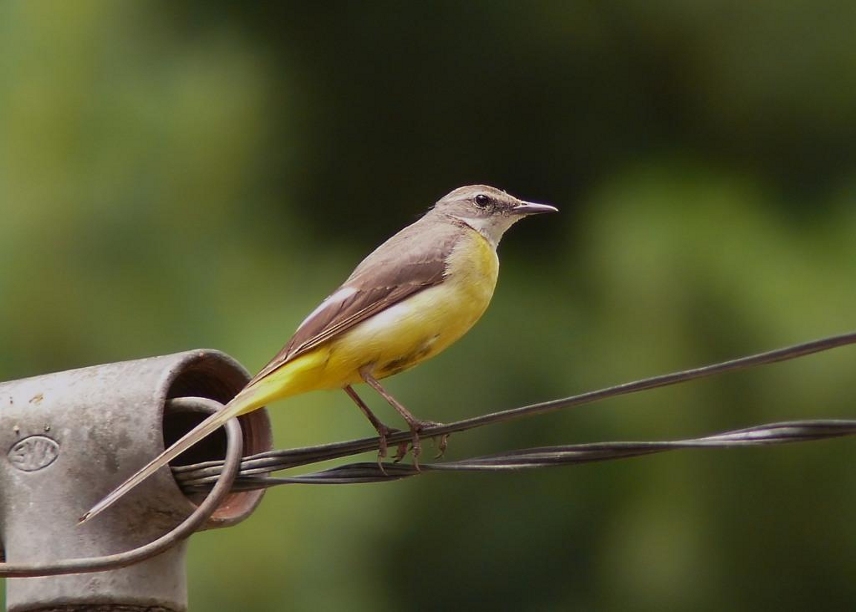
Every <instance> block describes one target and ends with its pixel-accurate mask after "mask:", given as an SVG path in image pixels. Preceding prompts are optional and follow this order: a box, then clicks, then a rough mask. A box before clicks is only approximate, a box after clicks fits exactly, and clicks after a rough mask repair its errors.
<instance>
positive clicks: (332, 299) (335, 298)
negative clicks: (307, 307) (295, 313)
mask: <svg viewBox="0 0 856 612" xmlns="http://www.w3.org/2000/svg"><path fill="white" fill-rule="evenodd" d="M355 293H357V289H355V288H354V287H346V286H344V285H343V286H342V287H339V288H338V289H336V291H334V292H333V293H331V294H330V295H329V296H327V298H326V299H325V300H324V301H323V302H321V303H320V304H318V307H317V308H315V310H313V311H312V312H310V313H309V316H307V317H306V318H305V319H303V323H301V324H300V325H299V326H298V327H297V331H300V330H301V329H303V327H304V326H305V325H306V324H307V323H309V322H310V321H311V320H312V319H314V318H315V317H317V316H318V315H319V314H321V313H322V312H323V311H325V310H326V309H327V308H329V307H330V306H333V305H335V304H338V303H340V302H344V301H345V300H347V299H348V298H349V297H351V296H352V295H354V294H355ZM295 333H296V332H295Z"/></svg>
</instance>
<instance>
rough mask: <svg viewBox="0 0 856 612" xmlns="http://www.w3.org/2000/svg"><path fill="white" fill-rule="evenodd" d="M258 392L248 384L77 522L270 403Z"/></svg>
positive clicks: (104, 507) (97, 511)
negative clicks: (224, 427) (237, 419)
mask: <svg viewBox="0 0 856 612" xmlns="http://www.w3.org/2000/svg"><path fill="white" fill-rule="evenodd" d="M255 391H257V389H255V388H253V387H248V388H246V389H244V390H243V391H241V393H239V394H238V395H237V396H235V398H234V399H232V401H231V402H229V403H228V404H226V406H225V407H224V408H223V410H220V411H219V412H215V413H214V414H212V415H211V416H209V417H208V418H207V419H205V420H204V421H202V422H201V423H200V424H199V425H197V426H196V427H194V428H193V429H191V430H190V431H189V432H187V433H186V434H185V435H184V436H182V437H181V438H180V439H179V440H178V441H177V442H176V443H175V444H173V445H172V446H170V447H169V448H168V449H166V450H165V451H164V452H162V453H161V454H160V455H158V456H157V457H155V458H154V459H152V460H151V461H150V462H149V463H148V464H147V465H146V466H145V467H143V468H142V469H141V470H140V471H138V472H137V473H136V474H134V475H133V476H131V477H130V478H128V480H126V481H125V482H123V483H122V484H120V485H119V486H118V487H116V488H115V489H114V490H113V491H111V492H110V493H109V494H108V495H107V496H106V497H105V498H104V499H102V500H101V501H100V502H98V503H97V504H95V505H94V506H92V508H91V509H90V510H89V512H87V513H86V514H84V515H83V516H81V517H80V521H79V522H78V525H82V524H83V523H85V522H86V521H88V520H89V519H91V518H93V517H94V516H96V515H98V514H100V513H101V512H103V511H104V510H106V509H107V508H109V507H110V506H112V505H113V504H114V503H116V502H117V501H118V500H119V499H120V498H121V497H123V496H124V495H125V494H126V493H128V491H130V490H131V489H133V488H134V487H136V486H137V485H138V484H140V483H141V482H143V481H144V480H145V479H146V478H148V477H149V476H151V475H152V474H154V473H155V472H157V471H158V470H159V469H160V468H162V467H163V466H165V465H166V464H167V463H169V462H170V461H172V460H173V459H175V458H176V457H178V456H179V455H180V454H181V453H183V452H184V451H186V450H187V449H188V448H190V447H191V446H193V445H194V444H196V443H197V442H199V441H200V440H202V439H203V438H205V437H206V436H208V435H210V434H211V433H213V432H214V431H216V430H217V429H218V428H220V427H221V426H222V425H223V424H224V423H226V421H228V420H229V419H231V418H233V417H236V416H238V415H241V414H244V413H246V412H251V411H252V410H255V409H256V408H261V407H262V406H263V405H265V403H267V400H268V399H270V398H269V397H266V396H265V394H264V393H261V394H260V393H257V392H255ZM260 396H261V397H260Z"/></svg>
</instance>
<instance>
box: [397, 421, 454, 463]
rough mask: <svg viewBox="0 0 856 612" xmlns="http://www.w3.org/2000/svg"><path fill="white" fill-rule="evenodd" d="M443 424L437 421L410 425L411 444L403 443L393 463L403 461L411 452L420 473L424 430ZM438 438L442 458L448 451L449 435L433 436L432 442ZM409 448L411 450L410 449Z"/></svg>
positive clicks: (418, 422) (399, 446)
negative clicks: (421, 435)
mask: <svg viewBox="0 0 856 612" xmlns="http://www.w3.org/2000/svg"><path fill="white" fill-rule="evenodd" d="M440 425H442V423H438V422H436V421H422V420H418V421H413V422H412V423H410V434H411V438H410V442H402V443H401V444H399V445H398V452H397V453H396V454H395V458H394V459H393V461H394V462H395V463H398V462H399V461H401V460H402V459H404V458H405V457H406V456H407V452H408V450H409V451H410V454H411V456H412V457H413V467H414V468H416V471H417V472H418V471H419V456H420V455H421V454H422V442H421V439H420V434H421V433H422V430H423V429H428V428H430V427H439V426H440ZM437 438H440V440H439V442H437V448H438V450H439V454H438V455H437V457H442V456H443V453H444V452H445V451H446V446H447V445H448V439H449V434H442V435H440V436H433V437H432V438H431V440H433V441H436V440H437ZM408 447H409V449H408Z"/></svg>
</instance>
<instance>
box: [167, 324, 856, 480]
mask: <svg viewBox="0 0 856 612" xmlns="http://www.w3.org/2000/svg"><path fill="white" fill-rule="evenodd" d="M854 343H856V332H850V333H846V334H840V335H836V336H831V337H828V338H823V339H821V340H813V341H811V342H806V343H802V344H796V345H793V346H789V347H785V348H782V349H776V350H773V351H767V352H764V353H758V354H755V355H750V356H748V357H741V358H739V359H733V360H730V361H725V362H722V363H716V364H712V365H708V366H703V367H700V368H693V369H690V370H684V371H681V372H675V373H671V374H666V375H662V376H654V377H651V378H645V379H642V380H639V381H635V382H631V383H625V384H621V385H616V386H613V387H608V388H606V389H600V390H597V391H591V392H588V393H583V394H580V395H575V396H572V397H568V398H563V399H558V400H553V401H549V402H543V403H539V404H532V405H530V406H524V407H522V408H514V409H511V410H506V411H503V412H495V413H492V414H488V415H484V416H479V417H475V418H472V419H466V420H462V421H457V422H455V423H450V424H445V425H438V426H436V427H435V426H432V427H430V428H426V429H424V430H423V431H422V432H421V433H420V435H421V436H422V437H425V438H430V437H435V436H440V435H444V434H449V433H454V432H460V431H465V430H468V429H474V428H476V427H482V426H484V425H488V424H493V423H500V422H505V421H511V420H515V419H519V418H523V417H529V416H534V415H537V414H544V413H546V412H552V411H556V410H559V409H562V408H571V407H575V406H580V405H582V404H586V403H592V402H595V401H599V400H603V399H607V398H610V397H616V396H619V395H626V394H628V393H635V392H637V391H643V390H648V389H654V388H657V387H665V386H669V385H674V384H678V383H682V382H687V381H690V380H696V379H699V378H704V377H708V376H713V375H715V374H722V373H725V372H732V371H736V370H741V369H745V368H749V367H754V366H758V365H763V364H769V363H775V362H779V361H786V360H789V359H795V358H798V357H803V356H806V355H810V354H813V353H819V352H822V351H827V350H831V349H834V348H838V347H842V346H847V345H850V344H854ZM854 430H856V421H849V420H811V421H790V422H785V423H772V424H767V425H758V426H754V427H750V428H748V429H739V430H734V431H727V432H723V433H719V434H715V435H711V436H704V437H700V438H690V439H685V440H674V441H645V442H599V443H589V444H572V445H565V446H554V447H548V448H534V449H524V450H518V451H511V452H506V453H500V454H496V455H490V456H488V457H476V458H472V459H465V460H461V461H449V462H444V463H432V464H420V469H419V470H417V469H415V468H413V467H412V466H409V465H403V464H395V463H393V464H389V463H386V464H383V466H379V465H378V464H376V463H354V464H349V465H344V466H339V467H336V468H332V469H329V470H324V471H321V472H315V473H311V474H305V475H300V476H293V477H286V478H273V477H270V476H268V474H270V473H271V472H275V471H279V470H284V469H289V468H294V467H297V466H302V465H307V464H311V463H316V462H320V461H326V460H329V459H336V458H341V457H346V456H350V455H355V454H357V453H362V452H365V451H369V450H373V449H376V448H378V444H379V440H378V438H376V437H375V438H363V439H359V440H351V441H348V442H340V443H336V444H324V445H319V446H310V447H305V448H298V449H291V450H279V451H268V452H266V453H260V454H258V455H253V456H251V457H247V458H245V459H244V460H243V461H242V462H241V471H240V474H239V476H238V477H237V479H236V481H235V485H234V487H235V489H236V490H249V489H257V488H265V487H271V486H276V485H280V484H296V483H312V484H319V483H323V484H348V483H360V482H377V481H390V480H398V479H401V478H406V477H409V476H414V475H416V474H418V473H420V471H421V472H428V471H499V470H517V469H526V468H537V467H547V466H554V465H570V464H576V463H586V462H591V461H606V460H610V459H621V458H626V457H634V456H639V455H649V454H652V453H659V452H664V451H668V450H677V449H687V448H699V447H704V448H716V447H734V446H758V445H769V444H783V443H789V442H807V441H811V440H820V439H825V438H830V437H836V436H849V435H853V433H854ZM387 440H388V443H389V445H390V446H394V445H396V444H398V443H400V442H405V443H406V442H407V441H408V440H410V433H409V432H397V433H395V434H393V435H390V436H388V437H387ZM220 465H221V463H220V462H207V463H199V464H194V465H187V466H182V467H177V468H173V475H174V477H175V478H176V480H177V481H178V483H179V485H180V486H181V487H182V489H183V490H185V491H187V492H191V491H200V490H201V491H204V490H207V487H209V486H210V483H211V482H213V480H214V479H215V478H216V477H217V475H218V474H219V472H220V469H221V467H220Z"/></svg>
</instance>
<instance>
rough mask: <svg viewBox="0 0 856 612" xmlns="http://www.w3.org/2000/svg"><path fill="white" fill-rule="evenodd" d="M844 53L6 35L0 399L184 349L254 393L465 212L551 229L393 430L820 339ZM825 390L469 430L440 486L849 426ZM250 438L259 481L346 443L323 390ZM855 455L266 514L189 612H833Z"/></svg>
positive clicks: (66, 18)
mask: <svg viewBox="0 0 856 612" xmlns="http://www.w3.org/2000/svg"><path fill="white" fill-rule="evenodd" d="M854 27H856V3H853V2H814V1H810V0H785V1H781V0H777V1H772V0H758V1H756V2H747V3H740V2H723V1H713V0H699V1H695V2H685V3H680V2H667V1H663V0H644V1H642V0H624V1H617V2H599V1H596V0H576V1H540V2H538V1H530V2H500V1H495V2H494V1H487V0H484V1H477V2H467V3H459V2H451V1H449V2H444V1H441V2H436V1H435V2H422V3H415V2H414V3H400V2H392V1H377V2H370V3H352V2H318V3H309V2H306V3H276V4H275V3H227V2H211V1H206V2H202V1H196V2H166V1H161V2H107V1H86V0H79V1H76V2H67V3H61V2H19V1H6V2H2V3H0V346H2V347H3V350H2V351H0V380H9V379H15V378H21V377H24V376H29V375H35V374H41V373H45V372H49V371H53V370H63V369H69V368H75V367H79V366H84V365H89V364H95V363H103V362H112V361H118V360H123V359H130V358H137V357H143V356H148V355H153V354H163V353H169V352H174V351H181V350H185V349H191V348H196V347H214V348H219V349H222V350H224V351H226V352H228V353H229V354H231V355H233V356H234V357H236V358H237V359H239V360H240V361H242V362H243V363H244V364H245V365H246V366H247V367H248V368H249V369H251V370H257V369H259V368H260V367H261V366H262V365H264V363H265V362H266V361H267V360H268V359H269V358H270V357H271V356H272V355H273V354H274V353H275V352H276V351H277V350H278V349H279V348H280V346H281V344H282V343H284V342H285V341H286V340H287V338H288V337H289V335H290V334H291V332H292V331H293V330H294V328H295V327H296V325H297V324H298V323H299V322H300V321H301V320H302V318H303V316H304V315H305V314H306V313H307V312H309V311H310V310H311V309H312V308H313V307H314V306H315V305H316V304H317V303H318V301H319V300H320V299H321V298H323V297H324V296H325V295H327V293H328V292H329V291H331V290H332V289H334V288H335V287H336V286H337V285H338V283H339V282H341V280H343V278H344V277H345V276H347V274H348V273H349V272H350V271H351V269H352V268H353V266H354V265H355V264H356V263H357V262H358V261H359V260H360V259H361V258H362V257H363V256H364V255H365V254H367V253H368V252H369V251H370V250H371V249H372V248H374V246H376V245H377V244H378V243H379V242H381V241H382V240H383V239H384V238H386V237H387V236H389V235H391V234H392V233H393V232H394V231H396V230H397V229H399V228H400V227H402V226H404V225H406V224H407V223H409V222H410V221H411V220H413V219H414V218H415V216H416V215H417V214H418V213H420V212H421V211H422V210H424V209H425V208H427V206H429V205H430V204H431V203H432V202H433V201H435V200H436V199H438V198H439V197H441V196H442V195H444V194H445V193H446V192H448V191H450V190H451V189H453V188H454V187H457V186H459V185H462V184H467V183H475V182H485V183H490V184H494V185H496V186H499V187H502V188H504V189H507V190H509V191H510V192H511V193H513V194H515V195H518V196H521V197H524V198H526V199H531V200H535V201H543V202H549V203H552V204H555V205H557V206H558V207H559V208H560V209H561V214H559V215H556V216H552V217H550V218H547V217H540V218H536V219H532V220H529V221H526V222H525V223H522V224H520V225H519V226H517V227H515V228H514V229H513V230H512V231H511V232H510V233H509V235H508V236H507V237H506V238H505V240H504V242H503V244H502V245H501V248H500V251H501V255H502V259H503V270H502V273H501V275H500V282H499V286H498V289H497V293H496V295H495V298H494V303H493V305H492V306H491V308H490V309H489V310H488V312H487V314H486V315H485V317H484V319H483V320H482V321H481V323H480V324H479V325H478V326H477V327H476V328H475V329H474V330H473V331H472V332H471V333H470V334H469V335H468V336H467V337H466V338H465V339H463V340H462V341H461V342H460V343H459V344H457V345H456V346H455V347H453V348H452V349H450V350H449V351H448V352H447V353H445V354H444V355H443V356H442V357H440V358H438V359H436V360H434V361H432V362H430V363H427V364H425V365H423V366H422V367H420V368H418V369H416V370H414V371H412V372H409V373H406V374H403V375H401V376H399V377H396V378H394V379H392V380H391V381H390V382H389V388H390V389H391V391H392V392H393V393H395V394H396V395H397V396H398V397H399V398H401V399H402V401H404V402H405V403H406V404H407V405H408V406H409V407H410V408H411V409H412V410H414V411H415V412H416V413H417V414H418V415H420V416H422V417H425V418H431V419H435V420H440V421H449V420H454V419H458V418H463V417H466V416H473V415H477V414H480V413H484V412H489V411H493V410H498V409H503V408H511V407H515V406H519V405H523V404H526V403H531V402H535V401H540V400H546V399H552V398H556V397H562V396H565V395H571V394H574V393H578V392H582V391H586V390H591V389H595V388H597V387H600V386H604V385H608V384H613V383H618V382H623V381H627V380H631V379H634V378H639V377H643V376H649V375H653V374H658V373H663V372H667V371H671V370H675V369H680V368H684V367H690V366H696V365H701V364H704V363H708V362H713V361H716V360H721V359H725V358H730V357H735V356H738V355H741V354H744V353H749V352H754V351H758V350H764V349H769V348H773V347H777V346H781V345H785V344H788V343H791V342H797V341H802V340H808V339H811V338H815V337H819V336H822V335H827V334H832V333H835V332H839V331H845V330H848V329H851V328H852V327H854V325H853V315H854V304H856V283H854V282H853V273H854V264H855V263H856V239H854V235H856V205H854V199H856V45H854V39H853V32H854ZM853 364H854V353H853V350H848V349H843V350H840V351H838V352H837V353H836V352H833V353H830V354H827V355H821V356H815V357H810V358H806V359H802V360H799V361H795V362H791V363H787V364H782V365H776V366H772V367H767V368H763V369H759V370H757V371H749V372H745V373H739V374H734V375H729V376H723V377H721V378H718V379H715V380H710V381H704V382H698V383H692V384H689V385H685V386H681V387H678V388H673V389H668V390H661V391H656V392H651V393H646V394H643V395H639V396H634V397H628V398H623V399H619V400H614V401H609V402H605V403H602V404H598V405H592V406H586V407H583V408H579V409H576V410H572V411H567V412H566V413H561V414H555V415H550V416H545V417H540V418H537V419H532V420H529V421H525V422H519V423H515V424H511V425H504V426H494V427H491V428H486V429H483V430H479V431H477V432H473V433H468V434H462V435H456V436H454V437H453V438H452V440H451V444H450V448H449V451H448V453H447V456H448V457H449V458H457V457H464V456H469V455H472V454H478V453H487V452H495V451H500V450H504V449H510V448H518V447H522V446H527V445H549V444H560V443H569V442H578V441H595V440H612V439H646V438H666V437H681V436H693V435H701V434H704V433H706V432H713V431H718V430H722V429H728V428H735V427H742V426H747V425H750V424H755V423H762V422H769V421H776V420H787V419H798V418H812V417H852V416H853V415H854V408H853V406H852V398H853V397H854V394H856V388H854V385H853V384H852V378H853V371H854V365H853ZM365 395H366V397H367V398H370V400H371V401H370V403H371V404H372V405H373V406H375V407H377V409H378V410H379V412H380V414H382V415H383V416H384V417H385V418H386V419H387V420H389V421H391V422H394V421H395V417H394V416H393V415H392V414H390V412H391V411H390V410H388V409H387V408H385V407H383V406H382V405H381V403H380V402H379V401H378V399H377V398H376V397H373V396H372V395H371V394H370V393H366V394H365ZM271 414H272V417H273V420H274V425H275V435H276V441H277V445H278V446H281V447H288V446H294V445H303V444H311V443H320V442H327V441H337V440H342V439H350V438H354V437H362V436H366V435H369V434H370V433H371V430H370V428H369V426H368V424H367V423H366V422H365V421H364V419H363V417H362V416H361V415H360V413H359V411H358V410H356V408H355V407H354V406H353V405H351V403H350V401H349V400H348V398H347V397H346V396H345V395H344V394H342V393H336V392H329V393H315V394H310V395H307V396H304V397H299V398H296V399H293V400H291V401H288V402H283V403H282V404H281V405H276V406H274V408H273V410H272V411H271ZM853 454H854V446H853V442H852V441H849V440H840V441H832V442H824V443H814V444H806V445H801V446H790V447H778V448H767V449H757V450H732V451H696V452H684V453H674V454H667V455H662V456H657V457H651V458H642V459H634V460H628V461H622V462H614V463H604V464H592V465H587V466H582V467H576V468H565V469H555V470H548V471H540V472H525V473H518V474H498V475H431V476H426V477H423V478H417V479H412V480H409V481H407V482H402V483H393V484H389V485H371V486H350V487H316V488H312V487H291V488H287V489H279V490H275V491H272V492H270V493H269V494H268V495H267V497H266V499H265V501H264V503H263V505H262V506H261V507H260V508H259V510H258V511H257V512H256V514H255V515H254V516H253V517H252V518H251V519H250V520H248V521H247V522H245V523H244V524H242V525H240V526H237V527H235V528H233V529H230V530H227V531H225V532H222V531H221V532H210V533H205V534H201V535H198V536H196V537H194V539H193V542H192V544H191V554H190V560H189V563H190V565H189V580H190V603H191V609H193V610H197V611H209V610H218V611H231V610H235V611H237V610H262V611H269V610H286V609H289V610H357V611H359V610H371V611H373V612H383V611H392V610H401V609H402V608H407V609H411V610H436V609H448V610H496V609H509V610H510V609H513V610H537V611H545V610H631V609H632V610H642V611H649V610H650V611H659V610H665V609H672V610H675V609H682V610H717V611H718V610H723V609H727V610H758V609H761V608H764V609H777V610H780V611H781V610H805V609H813V610H821V609H846V608H848V607H849V605H853V603H854V602H856V582H854V580H853V571H854V561H856V527H854V521H853V520H852V515H851V514H850V513H851V512H852V508H853V506H854V503H856V476H854V474H856V472H854V471H851V470H850V469H849V468H848V467H847V465H850V464H849V463H848V461H852V458H853ZM366 458H367V459H370V456H369V455H367V456H366ZM4 494H7V493H4Z"/></svg>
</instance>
